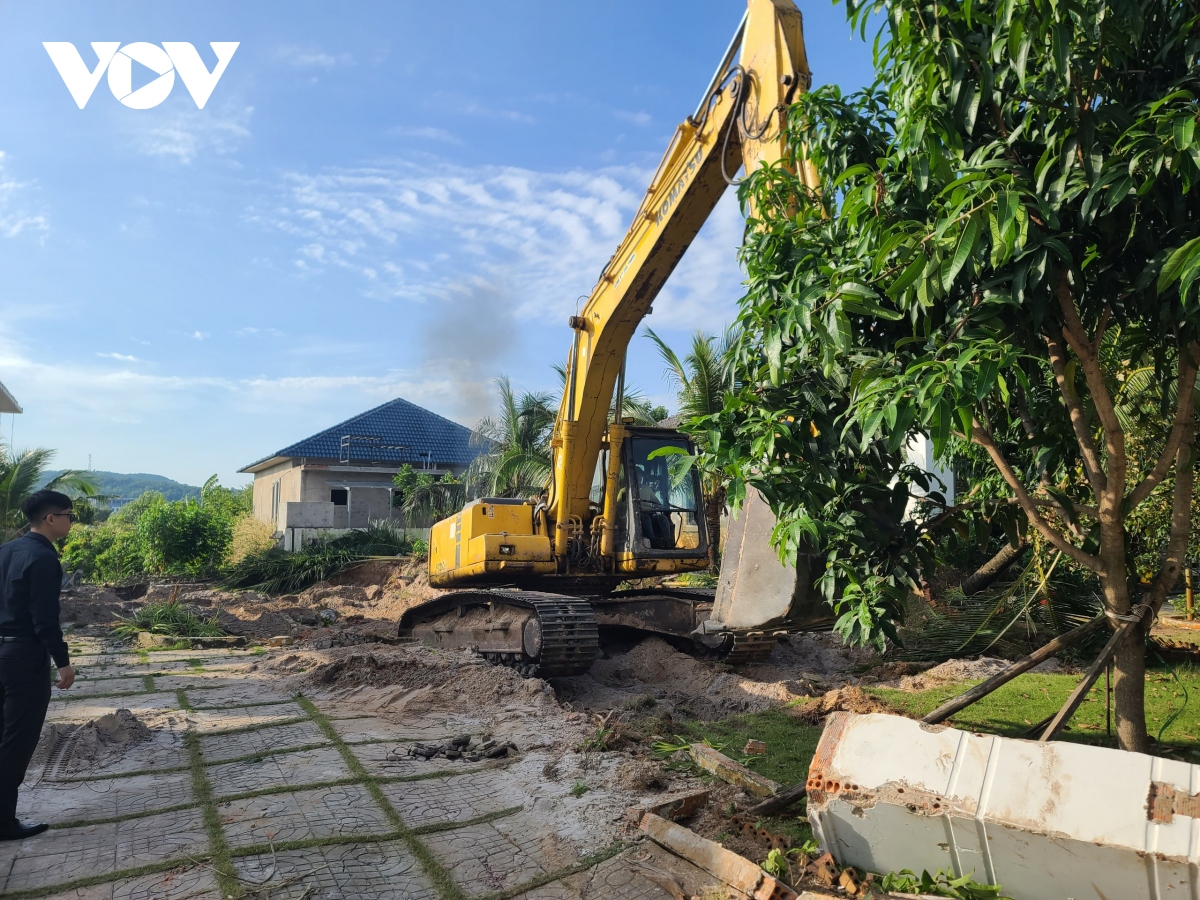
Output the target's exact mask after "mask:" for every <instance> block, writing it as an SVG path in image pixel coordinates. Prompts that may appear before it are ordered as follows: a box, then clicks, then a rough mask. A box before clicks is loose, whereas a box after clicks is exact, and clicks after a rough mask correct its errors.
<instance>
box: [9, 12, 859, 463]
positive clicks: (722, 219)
mask: <svg viewBox="0 0 1200 900" xmlns="http://www.w3.org/2000/svg"><path fill="white" fill-rule="evenodd" d="M743 9H744V7H743V6H742V4H741V3H739V2H738V0H721V2H717V0H688V2H686V3H684V2H674V3H665V2H653V0H649V2H648V0H641V2H607V3H604V4H586V5H585V4H575V3H550V2H537V3H534V2H514V3H490V4H482V3H473V2H462V3H441V4H438V3H426V2H422V3H410V2H396V0H392V2H356V3H332V2H326V3H313V2H288V3H283V2H277V0H272V2H259V3H254V4H248V3H245V2H238V3H233V2H212V0H209V2H205V3H192V4H178V3H171V4H166V3H161V2H154V3H150V2H94V0H93V2H86V3H85V2H54V3H18V2H10V0H0V382H3V383H4V384H5V385H6V386H7V387H8V389H9V390H10V391H11V392H12V393H13V394H14V395H15V396H16V397H17V399H18V400H19V401H20V402H21V403H22V405H23V407H24V408H25V413H24V414H23V415H20V416H16V417H10V416H3V417H2V421H0V429H2V430H3V434H4V439H5V441H7V440H8V438H9V435H10V434H13V435H14V444H15V446H16V447H17V448H24V447H32V446H43V447H52V448H56V449H57V451H58V456H57V460H56V464H57V465H60V466H71V467H79V468H83V467H85V466H86V465H87V462H88V455H89V454H91V457H92V464H93V466H94V467H95V468H97V469H108V470H112V471H119V472H155V473H159V474H163V475H167V476H170V477H173V478H177V479H179V480H181V481H185V482H190V483H200V482H202V481H203V480H204V479H205V478H206V477H207V476H208V475H210V474H212V473H214V472H216V473H218V474H219V475H220V476H221V478H222V481H224V482H225V483H241V482H243V481H244V480H245V479H246V476H241V475H237V474H236V471H237V469H238V468H240V467H241V466H243V465H246V464H247V463H250V462H252V461H253V460H255V459H258V458H260V457H262V456H265V455H267V454H269V453H271V452H273V451H275V450H277V449H279V448H280V447H282V446H285V445H287V444H289V443H291V442H293V441H295V440H297V439H299V438H302V437H305V436H307V435H309V434H311V433H314V432H316V431H318V430H320V429H323V428H325V427H328V426H329V425H331V424H333V423H335V422H337V421H340V420H341V419H344V418H346V417H348V416H350V415H353V414H355V413H357V412H360V411H362V410H364V409H367V408H369V407H371V406H374V405H377V404H378V403H382V402H384V401H385V400H389V399H392V398H394V397H397V396H401V397H404V398H406V399H408V400H411V401H412V402H414V403H418V404H420V405H422V406H425V407H427V408H429V409H431V410H433V411H435V412H438V413H440V414H442V415H445V416H448V417H449V418H452V419H455V420H457V421H459V422H462V423H463V424H465V425H468V426H470V425H473V424H474V423H475V422H476V421H477V420H478V419H479V418H480V417H481V416H483V415H486V414H487V413H488V412H489V406H490V402H491V398H492V386H491V382H492V379H494V378H495V377H496V376H497V375H499V374H501V373H506V374H508V375H509V376H510V377H511V378H512V380H513V382H514V384H515V385H516V386H518V387H519V388H529V389H550V388H554V387H555V386H556V385H557V376H556V375H555V374H554V372H553V371H552V369H551V368H550V366H551V363H552V362H554V361H556V360H559V359H561V358H562V357H564V356H565V354H566V351H567V348H568V345H569V342H570V330H569V328H568V327H567V325H566V320H567V317H568V316H569V315H570V314H571V313H572V312H573V311H574V309H575V302H576V298H578V297H579V296H580V295H585V294H587V293H588V291H589V290H590V289H591V287H592V285H593V283H594V282H595V279H596V276H597V274H598V273H599V271H600V268H601V266H602V265H603V264H604V263H605V261H606V260H607V259H608V257H609V255H610V254H611V253H612V251H613V249H614V248H615V247H616V245H617V243H618V241H619V239H620V237H621V235H622V234H623V233H624V230H625V228H626V227H627V225H628V222H629V219H630V217H631V216H632V214H633V211H634V207H635V206H636V204H637V202H638V200H639V199H640V197H641V195H642V193H643V191H644V190H645V186H646V184H647V182H648V180H649V177H650V174H651V172H652V171H653V168H654V166H655V165H656V163H657V162H658V159H659V157H660V156H661V154H662V152H663V150H664V149H665V147H666V144H667V141H668V139H669V138H670V136H671V134H672V133H673V131H674V128H675V125H676V124H677V123H678V122H679V121H680V120H681V119H683V118H684V117H685V116H686V115H688V114H689V113H690V112H691V111H692V110H693V109H694V107H695V105H696V103H697V101H698V100H699V98H700V93H701V92H702V91H703V89H704V87H705V85H706V84H707V83H708V79H709V77H710V76H711V74H712V71H713V69H714V68H715V66H716V64H717V62H718V61H719V58H720V56H721V53H722V51H723V50H724V48H725V46H726V44H727V43H728V41H729V38H730V37H731V35H732V33H733V30H734V28H735V27H736V25H737V23H738V20H739V19H740V17H741V14H742V11H743ZM801 10H802V12H803V13H804V17H805V32H806V41H807V47H808V53H809V59H810V64H811V66H812V69H813V72H814V78H815V81H816V83H817V84H823V83H837V84H840V85H841V86H842V87H843V88H844V89H848V90H849V89H856V88H858V87H861V86H863V85H864V84H866V83H868V82H869V80H870V78H871V68H870V52H869V48H868V47H867V46H866V45H864V44H863V43H862V42H861V41H859V40H857V39H855V38H852V36H851V33H850V29H849V26H848V25H847V23H846V21H845V15H844V8H843V7H841V6H836V7H834V6H831V5H829V4H828V3H826V2H823V0H822V2H819V3H815V4H808V3H802V4H801ZM43 41H70V42H73V43H74V44H75V45H76V46H77V47H78V48H80V52H81V54H82V56H83V59H84V61H85V62H86V63H87V64H88V65H89V66H92V65H94V64H95V55H94V54H93V53H92V51H91V49H90V47H89V46H88V45H89V43H90V42H92V41H120V42H121V43H122V44H128V43H131V42H134V41H146V42H151V43H161V42H163V41H188V42H191V43H193V44H194V45H195V46H196V47H197V48H198V49H200V51H201V55H202V56H203V58H204V60H205V62H206V63H207V65H208V66H209V67H210V68H211V67H212V65H213V64H214V62H215V56H214V54H213V52H212V50H211V49H210V48H209V46H208V42H209V41H239V42H240V47H239V48H238V50H237V52H236V53H235V55H234V57H233V59H232V61H231V62H230V63H229V66H228V69H227V70H226V72H225V74H224V75H223V77H222V78H221V80H220V82H219V83H218V84H217V86H216V89H215V90H214V91H213V94H212V96H211V98H210V99H209V101H208V103H207V104H206V106H205V108H204V109H197V108H196V105H195V103H194V102H193V101H192V99H191V98H190V97H189V96H188V93H187V91H186V90H185V88H184V86H183V85H182V83H180V82H179V81H178V80H177V82H176V85H175V88H174V90H173V91H172V93H171V95H170V96H169V97H168V98H167V100H166V101H165V102H163V103H162V104H161V105H159V106H157V107H154V108H152V109H146V110H136V109H129V108H126V107H125V106H123V105H121V104H120V103H119V102H118V101H117V100H116V99H115V98H114V97H113V95H112V93H111V92H110V90H109V89H108V85H107V82H106V81H104V80H101V82H100V84H99V86H98V87H97V88H96V91H95V93H94V94H93V95H92V98H91V100H90V101H89V102H88V104H87V106H86V108H85V109H83V110H80V109H79V108H78V107H77V106H76V105H75V103H74V102H73V101H72V99H71V96H70V94H69V93H68V91H67V88H66V86H65V85H64V83H63V80H62V79H61V78H60V76H59V74H58V72H57V71H56V70H55V68H54V65H53V64H52V63H51V60H50V58H49V56H48V55H47V53H46V51H45V50H44V49H43V47H42V42H43ZM137 68H138V67H136V66H135V69H137ZM139 79H140V80H139ZM146 80H148V79H147V78H146V77H145V76H144V75H142V76H139V75H138V73H136V72H135V81H134V85H133V86H134V88H137V87H139V86H140V84H142V83H144V82H145V81H146ZM741 228H742V224H741V219H740V216H739V213H738V210H737V206H736V202H735V200H734V197H733V192H732V191H730V192H729V194H728V195H727V196H726V197H725V198H724V199H723V200H722V202H721V204H720V205H719V206H718V208H717V210H716V211H715V212H714V214H713V216H712V217H711V218H710V220H709V222H708V224H707V225H706V226H705V228H704V230H703V231H702V232H701V234H700V236H699V238H698V239H697V241H696V243H695V244H694V245H693V247H692V249H691V250H689V252H688V255H687V256H686V257H685V259H684V261H683V263H682V264H681V265H680V267H679V269H677V271H676V272H675V274H674V275H673V276H672V279H671V282H670V283H669V284H668V286H667V288H666V290H665V292H664V295H663V296H661V297H660V298H659V300H658V301H656V303H655V311H654V315H653V317H652V318H651V319H650V320H648V321H649V322H650V324H652V325H653V327H654V328H655V330H656V331H657V332H659V333H660V334H661V335H662V336H664V337H665V338H667V339H668V341H669V342H671V343H672V344H673V345H674V346H677V347H678V348H680V349H682V348H683V347H684V345H685V344H686V342H687V341H688V340H689V336H690V334H691V332H692V331H693V330H695V329H697V328H701V329H705V330H708V331H714V332H715V331H719V330H720V329H721V328H722V327H723V326H724V324H725V323H727V322H728V321H730V320H731V319H732V317H733V315H734V311H735V309H736V302H737V298H738V296H739V295H740V288H739V283H740V280H741V275H740V273H739V270H738V266H737V260H736V248H737V246H738V244H739V242H740V238H741ZM629 370H630V381H631V383H633V384H634V385H635V386H637V387H639V388H641V389H642V390H643V391H644V392H645V393H647V394H649V395H651V396H653V397H655V398H656V399H658V400H660V401H661V402H667V403H668V405H669V400H670V392H669V389H668V387H667V385H666V384H665V382H664V381H663V377H662V374H663V373H662V367H661V365H660V363H659V361H658V360H657V358H656V357H655V355H654V353H653V350H652V347H651V346H650V344H649V342H648V341H646V340H644V339H643V338H641V337H639V338H637V339H635V342H634V345H633V347H632V351H631V353H630V362H629Z"/></svg>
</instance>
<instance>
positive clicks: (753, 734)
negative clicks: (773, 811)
mask: <svg viewBox="0 0 1200 900" xmlns="http://www.w3.org/2000/svg"><path fill="white" fill-rule="evenodd" d="M821 731H822V729H821V727H820V726H818V725H805V724H803V723H801V722H800V721H799V720H798V719H794V718H792V717H791V716H789V715H788V714H787V713H784V712H780V711H779V710H776V709H772V710H767V711H766V712H761V713H750V714H747V715H744V716H735V717H734V718H731V719H723V720H720V721H716V722H701V721H690V722H685V723H683V724H681V725H680V728H679V734H680V736H681V737H685V738H687V739H688V740H691V741H700V740H707V741H708V742H709V743H710V744H712V745H713V746H715V747H719V748H720V749H721V752H722V753H724V754H725V755H726V756H731V757H733V758H734V759H736V760H738V761H739V762H740V761H745V762H746V763H747V764H748V766H749V767H750V768H751V769H752V770H753V771H755V772H757V773H758V774H760V775H765V776H766V777H767V778H770V779H772V780H773V781H778V782H779V783H780V784H782V785H784V786H785V787H791V786H792V785H793V784H796V783H797V782H801V781H806V780H807V779H808V766H809V763H811V762H812V758H813V754H814V753H815V752H816V750H817V741H819V740H820V739H821ZM751 738H753V739H755V740H759V741H763V742H764V743H765V744H766V745H767V752H766V755H764V756H752V757H750V758H749V759H746V757H744V756H743V755H742V748H743V747H745V746H746V741H748V740H750V739H751ZM803 813H804V806H802V805H800V806H796V807H793V809H791V810H790V811H789V812H787V813H785V814H784V815H783V816H781V817H778V818H769V819H763V820H762V824H763V825H764V826H765V827H766V828H769V829H770V830H771V831H772V832H775V833H777V834H786V835H788V836H789V837H791V838H792V840H793V841H795V842H796V843H797V845H799V844H801V843H803V842H804V841H806V840H808V839H809V838H811V837H812V830H811V829H810V828H809V827H808V825H807V824H805V823H804V822H802V821H800V815H802V814H803ZM764 852H765V851H764Z"/></svg>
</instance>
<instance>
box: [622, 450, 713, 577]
mask: <svg viewBox="0 0 1200 900" xmlns="http://www.w3.org/2000/svg"><path fill="white" fill-rule="evenodd" d="M695 453H696V450H695V447H694V446H693V445H692V443H691V441H690V440H688V438H687V437H686V436H685V435H683V434H680V433H679V432H677V431H674V430H673V429H669V428H634V427H628V426H627V428H626V433H625V439H624V440H623V441H622V442H621V472H620V474H619V476H618V482H617V483H618V484H619V485H620V488H619V494H618V496H617V504H616V515H617V520H616V526H617V529H616V541H615V543H616V551H617V552H616V561H617V565H618V567H619V568H621V569H633V570H636V569H637V568H638V566H637V563H636V561H637V560H650V559H680V560H706V559H707V558H708V536H707V534H706V533H705V528H704V505H703V500H702V497H703V494H702V493H701V490H700V474H699V472H698V471H697V469H696V467H695V466H694V465H692V460H693V459H694V457H695ZM631 564H632V565H631Z"/></svg>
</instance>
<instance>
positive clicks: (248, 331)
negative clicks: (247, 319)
mask: <svg viewBox="0 0 1200 900" xmlns="http://www.w3.org/2000/svg"><path fill="white" fill-rule="evenodd" d="M234 334H236V335H237V336H238V337H249V336H250V335H252V334H258V329H257V328H251V327H250V326H246V327H245V328H239V329H238V330H237V331H235V332H234Z"/></svg>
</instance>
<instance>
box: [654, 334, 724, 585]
mask: <svg viewBox="0 0 1200 900" xmlns="http://www.w3.org/2000/svg"><path fill="white" fill-rule="evenodd" d="M646 337H647V338H649V339H650V341H651V342H653V344H654V346H655V347H656V348H657V349H658V355H659V356H661V357H662V360H663V362H664V363H666V365H667V372H666V378H667V382H668V383H669V384H670V385H671V386H672V387H673V388H674V389H675V396H676V400H677V402H678V404H679V422H680V425H681V427H682V428H683V430H684V431H688V430H689V428H688V426H689V425H690V424H691V423H693V422H694V421H695V420H696V419H698V418H699V417H701V416H708V415H712V414H713V413H716V412H717V411H718V410H720V409H721V408H722V407H723V406H724V405H725V394H726V393H727V392H728V391H729V390H731V389H732V388H733V365H732V354H731V352H730V348H731V347H733V346H735V344H736V341H737V332H736V330H735V329H733V328H729V329H726V331H725V334H724V335H722V336H721V337H719V338H718V337H717V336H716V335H713V334H705V333H704V332H702V331H697V332H696V333H695V334H694V335H693V336H692V347H691V350H690V351H689V352H688V354H687V355H686V356H684V357H683V358H682V359H680V357H679V354H677V353H676V352H675V351H674V350H672V349H671V348H670V347H669V346H668V345H667V343H666V341H664V340H663V339H662V338H660V337H659V336H658V335H657V334H655V333H654V331H653V330H652V329H650V328H647V329H646ZM691 436H692V440H694V441H695V442H696V445H697V447H698V448H699V449H700V450H701V451H703V450H705V449H707V447H706V440H707V438H706V434H705V432H703V431H701V430H696V431H694V432H691ZM700 481H701V484H702V486H703V489H704V519H705V524H706V525H707V526H708V540H709V547H710V548H711V549H710V552H711V554H712V562H713V570H714V571H716V570H717V569H718V568H719V566H720V547H721V513H722V512H724V510H725V494H726V489H727V486H728V482H727V480H726V478H725V476H724V474H723V473H722V472H721V471H719V470H718V469H715V468H708V467H704V466H701V469H700Z"/></svg>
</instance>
